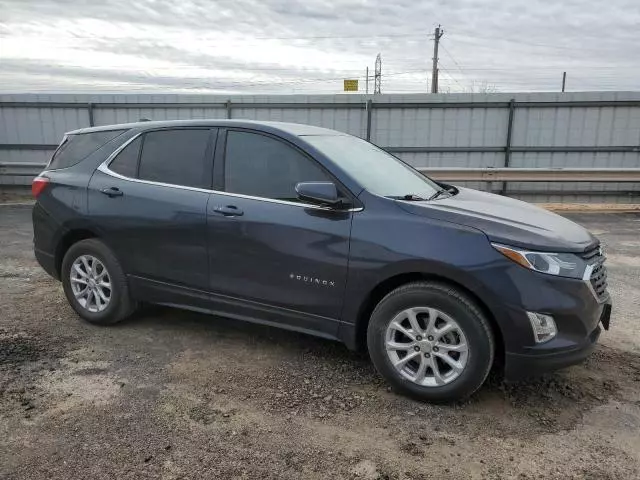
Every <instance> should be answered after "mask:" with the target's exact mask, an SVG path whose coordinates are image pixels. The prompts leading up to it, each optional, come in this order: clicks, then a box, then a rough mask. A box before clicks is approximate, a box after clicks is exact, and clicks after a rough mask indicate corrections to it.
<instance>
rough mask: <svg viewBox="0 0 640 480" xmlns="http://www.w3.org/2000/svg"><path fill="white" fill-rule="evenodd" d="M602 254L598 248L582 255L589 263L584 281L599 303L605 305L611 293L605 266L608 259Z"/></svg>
mask: <svg viewBox="0 0 640 480" xmlns="http://www.w3.org/2000/svg"><path fill="white" fill-rule="evenodd" d="M601 252H602V250H601V248H600V246H598V247H596V248H594V249H592V250H589V251H587V252H585V253H583V254H582V255H581V257H582V258H583V259H585V260H586V261H587V262H589V265H588V266H587V268H586V270H585V272H584V277H583V280H584V281H585V283H586V284H587V286H588V287H589V290H591V293H592V294H593V296H594V297H595V299H596V300H597V301H598V303H603V302H605V301H606V300H607V299H608V298H609V293H608V292H607V285H608V283H607V267H605V265H604V262H605V260H606V257H605V256H604V255H603V254H602V253H601Z"/></svg>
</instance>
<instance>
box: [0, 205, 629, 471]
mask: <svg viewBox="0 0 640 480" xmlns="http://www.w3.org/2000/svg"><path fill="white" fill-rule="evenodd" d="M571 216H572V218H574V219H575V220H577V221H578V222H580V223H582V224H584V225H586V226H587V227H588V228H589V229H591V230H592V231H593V232H594V233H596V234H597V235H598V236H600V238H601V239H602V240H603V241H604V243H605V244H606V246H607V251H608V255H609V268H610V283H611V291H612V295H613V297H614V301H615V305H614V309H615V310H614V315H613V319H612V321H613V325H612V330H611V331H610V332H605V333H604V334H603V336H602V340H601V345H600V346H599V347H598V349H597V351H596V352H595V354H594V355H593V356H592V357H591V358H590V359H589V360H588V361H587V363H586V364H585V365H580V366H576V367H572V368H570V369H567V370H565V371H562V372H559V373H556V374H552V375H549V376H546V377H544V378H542V379H538V380H532V381H529V382H526V383H521V384H517V385H504V384H502V383H501V382H500V381H499V380H498V379H496V378H492V379H491V380H490V381H489V383H488V384H487V385H486V386H485V387H484V388H482V389H481V391H480V392H479V393H478V394H476V395H475V396H474V397H473V398H472V399H471V400H469V401H468V402H465V403H460V404H456V405H448V406H432V405H426V404H421V403H417V402H414V401H411V400H408V399H405V398H403V397H400V396H398V395H396V394H394V393H393V392H391V391H389V390H388V389H387V387H386V385H385V384H384V383H383V382H382V381H381V380H380V379H379V378H378V376H377V375H376V373H375V372H374V370H373V368H372V366H371V364H370V363H369V362H368V360H367V359H366V358H364V357H363V356H359V355H356V354H353V353H350V352H349V351H347V350H346V349H345V348H344V347H342V346H341V345H339V344H334V343H332V342H328V341H325V340H320V339H315V338H311V337H307V336H303V335H297V334H293V333H288V332H284V331H278V330H275V329H270V328H264V327H258V326H252V325H248V324H240V323H237V322H234V321H231V320H226V319H222V318H217V317H208V316H205V315H199V314H194V313H185V312H180V311H177V310H171V309H164V308H153V309H147V310H146V311H143V312H141V313H139V314H137V315H136V316H135V317H134V318H132V319H131V320H129V321H126V322H124V323H123V324H121V325H118V326H116V327H111V328H99V327H94V326H91V325H88V324H86V323H83V322H81V321H79V320H78V318H77V317H76V315H75V314H74V313H73V312H72V310H71V308H70V307H68V306H67V303H66V300H65V299H64V296H63V293H62V288H61V286H60V284H59V283H57V282H55V281H53V280H52V279H50V278H48V277H47V276H46V274H44V273H43V272H42V271H41V270H40V268H39V267H38V266H37V264H36V262H35V260H34V258H33V254H32V252H31V235H32V233H31V223H30V208H29V207H24V206H23V207H20V206H0V478H7V479H12V478H47V479H80V478H91V479H95V478H119V479H124V478H162V479H177V478H185V479H186V478H192V479H202V478H221V479H230V478H295V479H299V478H311V479H325V478H362V479H402V478H404V479H427V478H439V479H448V478H518V479H521V478H558V479H565V478H588V479H613V478H620V479H631V478H638V477H639V476H640V328H639V324H638V306H639V305H640V276H639V272H640V238H639V237H638V232H639V231H640V214H638V213H635V214H634V213H629V214H613V213H612V214H589V215H577V214H573V215H571Z"/></svg>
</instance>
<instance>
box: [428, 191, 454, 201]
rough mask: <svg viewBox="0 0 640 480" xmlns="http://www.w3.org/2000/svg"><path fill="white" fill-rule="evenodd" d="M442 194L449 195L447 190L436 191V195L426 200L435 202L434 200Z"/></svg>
mask: <svg viewBox="0 0 640 480" xmlns="http://www.w3.org/2000/svg"><path fill="white" fill-rule="evenodd" d="M443 193H449V194H450V192H449V191H448V190H446V189H444V188H441V189H440V190H436V193H434V194H433V195H431V196H430V197H429V198H428V199H427V200H435V199H436V198H438V197H439V196H440V195H442V194H443Z"/></svg>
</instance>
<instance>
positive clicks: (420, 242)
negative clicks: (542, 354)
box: [341, 207, 508, 343]
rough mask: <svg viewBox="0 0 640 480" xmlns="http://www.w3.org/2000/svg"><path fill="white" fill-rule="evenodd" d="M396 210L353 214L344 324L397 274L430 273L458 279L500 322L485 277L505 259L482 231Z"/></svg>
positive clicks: (349, 326) (501, 268) (353, 321)
mask: <svg viewBox="0 0 640 480" xmlns="http://www.w3.org/2000/svg"><path fill="white" fill-rule="evenodd" d="M398 210H400V209H398V208H397V207H396V209H395V211H393V210H388V213H384V212H383V213H378V212H379V209H370V210H366V209H365V211H363V212H360V214H357V215H356V216H354V220H353V226H352V233H351V248H350V258H349V272H348V276H347V285H346V290H345V301H344V308H343V311H342V316H341V320H342V322H343V325H344V329H345V330H349V329H351V330H355V326H356V324H357V322H358V320H359V317H360V314H361V312H362V308H363V306H364V305H366V304H367V302H368V301H369V298H370V295H371V293H372V292H374V290H375V289H376V287H378V286H379V285H382V284H383V283H385V282H388V281H389V280H390V279H393V278H394V277H398V276H399V275H402V276H408V277H409V278H410V277H411V276H413V277H414V278H415V277H417V278H419V277H428V276H433V277H438V278H441V279H444V280H447V281H449V282H451V283H455V284H458V285H460V286H462V287H463V288H464V289H466V290H468V291H470V292H473V294H474V295H475V296H476V297H478V298H479V299H480V300H481V301H482V302H483V303H484V305H485V306H486V307H487V308H488V309H489V311H490V312H491V314H492V316H493V317H494V318H495V319H496V320H497V321H498V323H499V324H500V321H499V317H500V316H501V315H500V305H501V304H500V301H499V300H498V299H497V298H496V296H495V293H494V290H493V289H491V288H489V286H488V285H487V279H488V278H491V277H492V272H495V273H496V274H499V272H500V271H504V266H505V263H506V262H508V260H506V259H505V258H504V257H503V256H502V255H501V254H499V253H498V252H497V251H496V250H495V249H494V248H493V247H492V246H491V244H490V242H489V240H488V238H487V237H486V235H485V234H484V233H483V232H481V231H480V230H477V229H475V228H473V227H467V226H464V225H458V224H454V223H450V222H446V221H442V220H434V219H429V218H424V217H418V216H415V215H411V214H408V213H407V214H398ZM380 225H384V226H385V228H380ZM392 283H393V282H392ZM501 330H502V328H501ZM348 337H349V335H348V334H347V335H344V336H343V338H348ZM347 343H350V342H349V341H347Z"/></svg>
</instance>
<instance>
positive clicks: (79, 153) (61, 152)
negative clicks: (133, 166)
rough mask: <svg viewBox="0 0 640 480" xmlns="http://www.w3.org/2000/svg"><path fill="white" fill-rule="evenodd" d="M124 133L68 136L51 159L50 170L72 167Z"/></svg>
mask: <svg viewBox="0 0 640 480" xmlns="http://www.w3.org/2000/svg"><path fill="white" fill-rule="evenodd" d="M123 132H124V130H108V131H104V132H91V133H80V134H75V135H67V136H66V137H65V138H64V140H63V141H62V143H61V144H60V146H59V147H58V149H57V150H56V151H55V153H54V154H53V157H51V161H50V162H49V166H48V168H49V169H57V168H66V167H71V166H73V165H75V164H76V163H78V162H80V161H81V160H84V159H85V158H87V157H88V156H89V155H91V154H92V153H93V152H95V151H96V150H98V149H99V148H100V147H102V146H103V145H104V144H106V143H107V142H109V141H111V140H113V139H114V138H116V137H117V136H118V135H120V134H122V133H123Z"/></svg>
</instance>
